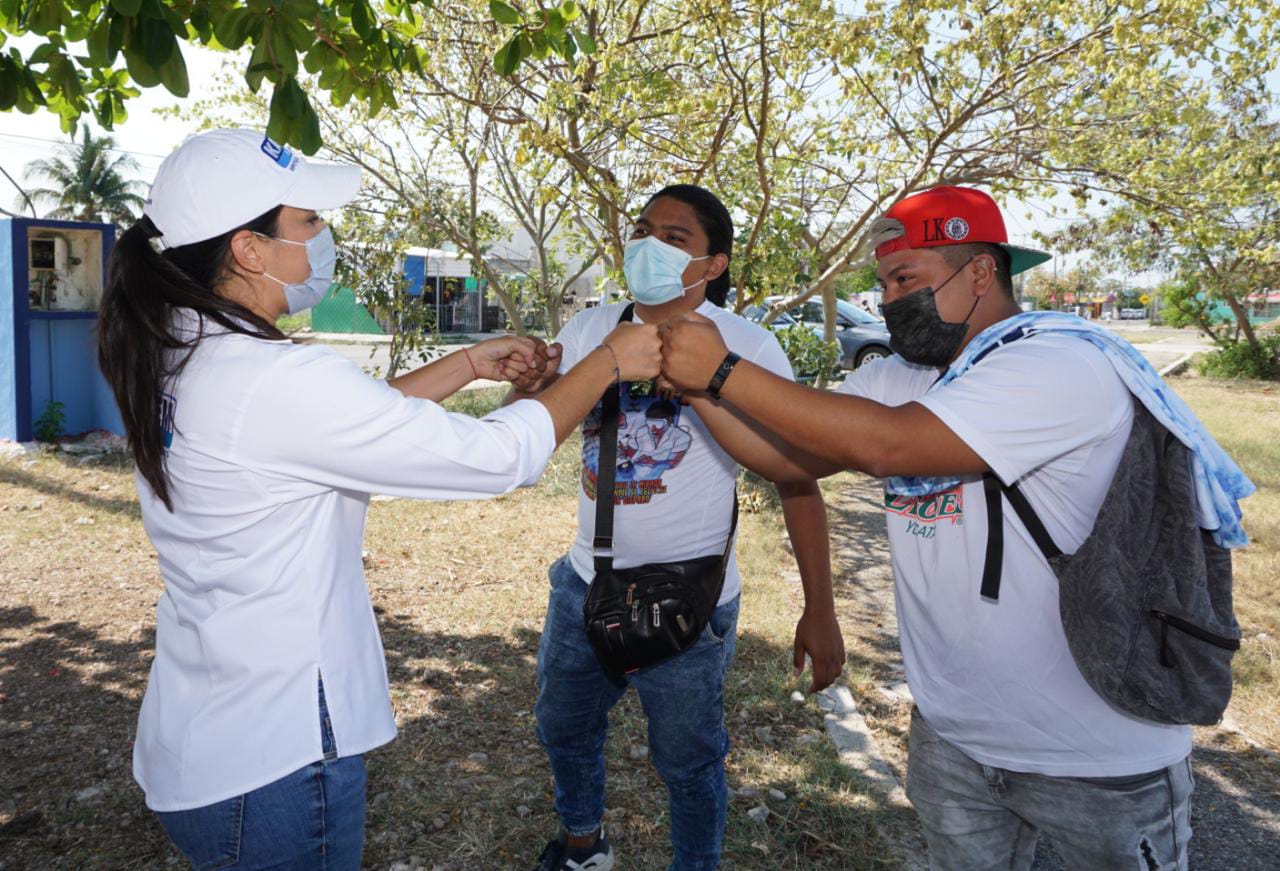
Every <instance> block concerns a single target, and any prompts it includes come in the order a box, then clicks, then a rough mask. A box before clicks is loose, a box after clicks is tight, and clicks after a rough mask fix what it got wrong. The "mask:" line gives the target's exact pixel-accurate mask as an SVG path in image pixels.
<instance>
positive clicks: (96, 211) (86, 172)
mask: <svg viewBox="0 0 1280 871" xmlns="http://www.w3.org/2000/svg"><path fill="white" fill-rule="evenodd" d="M83 129H84V137H83V138H82V139H81V140H80V141H79V142H76V141H74V140H72V141H71V142H70V143H67V144H63V145H59V146H58V156H57V157H51V158H47V159H44V160H35V161H32V162H31V163H30V164H28V165H27V169H26V173H25V175H24V178H25V179H26V180H27V181H31V180H32V179H35V180H36V181H41V182H46V183H48V184H49V186H48V187H42V188H33V189H32V190H30V191H28V193H29V194H30V196H31V199H33V200H35V201H36V202H39V203H42V204H43V203H52V204H53V206H54V208H53V209H51V210H50V211H49V217H50V218H57V219H60V220H67V221H102V220H107V221H111V222H113V223H115V224H118V225H122V226H123V225H124V224H131V223H133V221H134V219H135V217H136V216H137V215H136V210H138V209H140V208H142V205H143V203H144V202H145V200H144V199H143V198H142V197H141V196H140V195H139V194H138V193H137V191H138V190H139V189H140V188H142V187H143V184H142V182H140V181H138V180H137V179H136V178H129V177H128V176H129V175H131V174H134V173H137V172H138V162H137V161H136V160H134V159H133V158H132V157H129V156H128V155H127V154H113V153H112V152H113V151H114V150H115V149H114V146H115V140H113V139H112V138H111V137H110V136H94V135H93V134H91V133H90V132H89V127H88V125H86V126H85V127H84V128H83Z"/></svg>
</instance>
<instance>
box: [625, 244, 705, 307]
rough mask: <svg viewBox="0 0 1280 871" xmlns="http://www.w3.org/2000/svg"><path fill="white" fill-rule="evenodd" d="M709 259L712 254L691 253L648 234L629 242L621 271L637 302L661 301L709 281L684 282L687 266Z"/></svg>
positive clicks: (654, 303)
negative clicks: (695, 254)
mask: <svg viewBox="0 0 1280 871" xmlns="http://www.w3.org/2000/svg"><path fill="white" fill-rule="evenodd" d="M710 259H711V255H707V256H705V257H691V256H690V255H689V253H688V252H687V251H681V250H680V249H679V248H677V247H675V246H674V245H668V244H667V243H666V242H663V241H662V240H661V239H658V238H657V237H656V236H645V237H643V238H640V239H632V240H631V241H629V242H627V245H626V248H625V250H624V251H623V255H622V273H623V275H625V276H626V277H627V289H628V290H630V291H631V295H632V296H633V297H635V299H636V302H640V303H644V304H645V305H662V304H663V303H664V302H670V301H671V300H673V299H675V298H676V297H678V296H681V295H682V294H683V293H684V292H685V291H686V290H692V289H693V288H695V287H697V286H698V285H699V284H702V282H703V281H706V279H705V278H704V279H702V280H701V281H695V282H694V283H693V284H691V285H689V286H688V287H685V286H684V285H683V284H681V282H682V281H684V269H685V267H686V266H688V265H689V264H690V263H692V262H693V261H695V260H710Z"/></svg>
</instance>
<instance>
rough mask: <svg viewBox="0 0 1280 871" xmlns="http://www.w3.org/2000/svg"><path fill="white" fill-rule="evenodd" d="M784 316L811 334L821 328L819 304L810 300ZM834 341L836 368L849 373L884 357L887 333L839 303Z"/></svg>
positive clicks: (769, 300) (859, 310)
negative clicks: (837, 352) (836, 344)
mask: <svg viewBox="0 0 1280 871" xmlns="http://www.w3.org/2000/svg"><path fill="white" fill-rule="evenodd" d="M780 299H782V297H780V296H771V297H769V298H767V299H766V300H765V303H766V305H773V304H774V303H776V302H777V301H778V300H780ZM784 316H788V317H790V318H791V319H792V320H793V321H795V322H797V323H801V324H804V325H805V326H807V327H810V328H811V329H813V330H815V331H816V332H817V333H818V334H819V335H821V334H822V328H823V306H822V300H820V299H811V300H808V301H806V302H802V303H800V305H798V306H796V307H795V308H791V309H788V310H787V311H786V312H785V313H784ZM836 341H838V342H839V343H840V368H842V369H845V370H853V369H856V368H858V367H859V366H863V365H865V364H867V363H870V362H871V361H872V360H879V359H880V358H881V357H888V356H889V355H890V354H892V353H893V352H892V351H890V350H889V330H888V328H887V327H885V325H884V321H883V320H882V319H881V318H879V317H878V316H876V315H873V314H872V313H871V312H869V311H866V310H864V309H862V308H859V307H858V306H856V305H854V304H853V303H851V302H848V301H846V300H843V299H838V300H836Z"/></svg>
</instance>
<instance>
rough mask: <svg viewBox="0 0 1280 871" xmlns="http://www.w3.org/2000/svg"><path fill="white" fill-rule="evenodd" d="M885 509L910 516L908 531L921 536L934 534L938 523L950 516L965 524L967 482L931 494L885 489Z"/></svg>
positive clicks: (954, 523) (951, 520)
mask: <svg viewBox="0 0 1280 871" xmlns="http://www.w3.org/2000/svg"><path fill="white" fill-rule="evenodd" d="M884 510H885V511H886V512H888V513H889V514H897V515H899V516H901V517H905V518H906V519H907V532H909V533H911V534H912V535H914V536H916V537H918V538H933V534H934V529H935V528H936V527H935V524H937V523H938V522H939V521H942V520H947V521H950V522H951V523H952V524H953V525H956V526H963V525H964V484H957V485H956V486H954V487H952V488H951V489H950V490H943V491H942V492H941V493H934V494H933V495H932V496H896V495H894V494H893V493H890V492H889V491H888V490H885V491H884Z"/></svg>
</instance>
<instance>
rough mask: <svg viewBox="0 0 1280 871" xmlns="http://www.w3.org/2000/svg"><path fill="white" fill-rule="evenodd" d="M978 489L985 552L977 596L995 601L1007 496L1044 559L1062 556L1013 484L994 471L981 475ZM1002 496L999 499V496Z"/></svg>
mask: <svg viewBox="0 0 1280 871" xmlns="http://www.w3.org/2000/svg"><path fill="white" fill-rule="evenodd" d="M982 490H983V493H984V494H985V495H986V497H987V555H986V562H985V563H984V564H983V566H982V587H981V588H980V589H979V595H981V596H982V598H984V599H990V600H991V601H993V602H994V601H997V600H998V599H999V598H1000V576H1001V574H1002V572H1003V570H1004V500H1005V499H1008V500H1009V504H1010V505H1012V506H1013V510H1014V513H1015V514H1017V515H1018V519H1019V520H1021V521H1022V525H1023V526H1025V527H1026V528H1027V532H1029V533H1031V538H1032V539H1033V540H1034V541H1035V543H1036V546H1037V547H1039V548H1040V552H1041V553H1042V554H1044V558H1045V559H1047V560H1051V559H1053V558H1054V557H1057V556H1062V550H1061V549H1060V548H1059V547H1058V545H1057V544H1056V543H1055V542H1054V540H1053V536H1052V535H1050V534H1049V530H1047V529H1045V526H1044V523H1043V522H1041V520H1040V515H1038V514H1036V511H1035V509H1034V508H1032V507H1031V503H1030V502H1028V501H1027V497H1026V495H1025V494H1024V493H1023V492H1022V491H1021V490H1020V489H1018V485H1017V483H1016V482H1015V483H1013V484H1005V483H1003V482H1002V481H1001V480H1000V479H999V478H997V477H996V475H995V473H994V472H986V473H984V474H983V476H982ZM1002 497H1003V498H1002Z"/></svg>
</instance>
